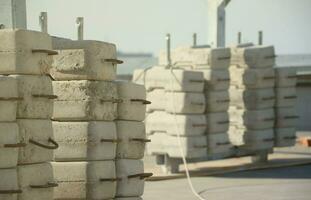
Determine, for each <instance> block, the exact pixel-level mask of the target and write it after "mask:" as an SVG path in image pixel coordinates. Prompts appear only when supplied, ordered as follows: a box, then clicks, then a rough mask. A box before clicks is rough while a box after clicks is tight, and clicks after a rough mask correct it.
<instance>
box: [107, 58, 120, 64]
mask: <svg viewBox="0 0 311 200" xmlns="http://www.w3.org/2000/svg"><path fill="white" fill-rule="evenodd" d="M103 62H104V63H107V62H110V63H112V64H123V63H124V62H123V61H122V60H118V59H114V58H109V59H103Z"/></svg>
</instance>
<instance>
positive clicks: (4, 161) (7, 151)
mask: <svg viewBox="0 0 311 200" xmlns="http://www.w3.org/2000/svg"><path fill="white" fill-rule="evenodd" d="M0 130H1V134H0V169H3V168H12V167H16V166H17V160H18V147H16V148H8V147H6V146H5V145H15V144H18V143H19V132H18V131H19V130H18V125H17V124H16V123H0ZM0 190H1V189H0Z"/></svg>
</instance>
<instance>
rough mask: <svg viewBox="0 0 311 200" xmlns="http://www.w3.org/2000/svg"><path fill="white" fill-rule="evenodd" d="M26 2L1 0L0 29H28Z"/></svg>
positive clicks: (23, 0)
mask: <svg viewBox="0 0 311 200" xmlns="http://www.w3.org/2000/svg"><path fill="white" fill-rule="evenodd" d="M26 16H27V15H26V0H0V27H1V29H3V28H13V29H15V28H19V29H27V17H26Z"/></svg>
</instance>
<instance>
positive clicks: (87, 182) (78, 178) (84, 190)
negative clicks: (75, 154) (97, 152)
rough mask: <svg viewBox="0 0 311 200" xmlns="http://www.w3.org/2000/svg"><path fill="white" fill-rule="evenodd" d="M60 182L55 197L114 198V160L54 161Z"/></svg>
mask: <svg viewBox="0 0 311 200" xmlns="http://www.w3.org/2000/svg"><path fill="white" fill-rule="evenodd" d="M52 165H53V169H54V176H55V179H56V181H57V183H58V184H59V186H58V187H57V188H55V190H54V199H57V200H60V199H96V200H100V199H113V198H114V197H115V194H116V184H117V182H116V181H117V179H116V168H115V162H114V161H94V162H53V163H52Z"/></svg>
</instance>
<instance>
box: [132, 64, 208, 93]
mask: <svg viewBox="0 0 311 200" xmlns="http://www.w3.org/2000/svg"><path fill="white" fill-rule="evenodd" d="M133 82H134V83H138V84H144V85H145V87H146V89H147V91H151V90H154V89H165V90H166V91H175V92H203V89H204V78H203V73H202V72H195V71H189V70H183V69H166V68H165V67H163V66H156V67H153V68H150V69H147V70H143V71H142V70H138V71H135V72H134V74H133Z"/></svg>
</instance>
